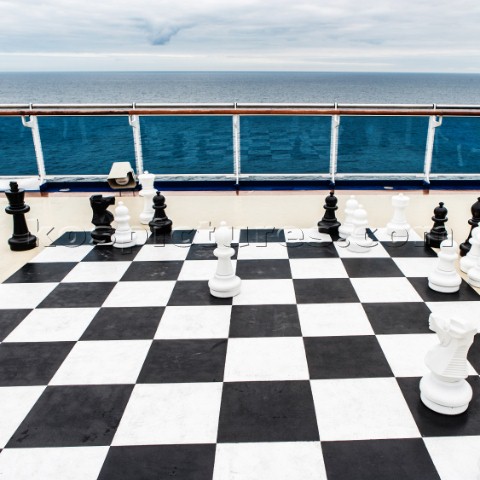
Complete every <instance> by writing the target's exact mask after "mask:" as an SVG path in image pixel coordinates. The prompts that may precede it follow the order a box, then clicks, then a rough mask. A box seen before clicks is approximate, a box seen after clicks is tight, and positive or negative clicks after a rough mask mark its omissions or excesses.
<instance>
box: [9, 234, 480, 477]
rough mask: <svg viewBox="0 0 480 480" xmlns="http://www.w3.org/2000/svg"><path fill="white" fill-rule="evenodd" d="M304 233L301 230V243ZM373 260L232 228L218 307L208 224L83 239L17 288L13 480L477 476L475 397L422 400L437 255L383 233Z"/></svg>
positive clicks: (452, 306) (478, 395)
mask: <svg viewBox="0 0 480 480" xmlns="http://www.w3.org/2000/svg"><path fill="white" fill-rule="evenodd" d="M302 235H303V236H302ZM375 236H376V238H377V239H378V240H379V241H378V243H377V244H376V246H375V247H374V248H372V249H371V251H369V253H367V254H353V253H351V252H349V251H348V250H347V249H346V248H345V244H342V243H340V242H337V241H333V240H332V239H331V238H330V237H328V236H326V235H322V234H318V233H315V232H314V231H312V232H308V231H307V232H299V231H288V232H285V231H282V230H273V231H266V230H265V231H262V230H241V231H236V230H235V231H233V238H234V242H235V243H234V245H233V246H234V248H235V252H236V254H235V257H234V264H235V267H236V273H237V275H239V276H240V277H241V278H242V291H241V293H240V295H238V296H236V297H234V298H233V299H218V298H214V297H212V296H210V294H209V290H208V286H207V280H208V279H209V278H211V277H212V275H213V273H214V271H215V267H216V259H215V257H214V256H213V253H212V252H213V249H214V244H213V241H212V240H213V238H212V235H211V232H207V231H176V232H174V234H173V236H172V237H171V238H170V237H168V238H162V239H156V240H157V241H154V240H153V239H149V240H148V241H147V243H146V244H145V245H139V246H136V247H133V248H131V249H126V250H122V249H114V248H112V247H93V246H92V245H91V244H90V243H89V241H88V240H89V235H88V233H87V234H85V233H83V234H81V233H78V232H77V233H76V234H66V235H64V236H63V237H62V238H61V239H60V240H59V241H57V242H55V243H54V244H53V245H52V246H51V247H47V248H45V249H44V250H43V251H41V252H40V253H39V255H38V256H37V257H35V258H34V259H33V260H32V261H31V262H30V263H28V264H27V265H25V266H24V267H23V268H22V269H20V270H19V271H18V272H17V273H15V274H14V275H12V276H11V277H10V278H9V279H7V280H6V281H5V282H4V283H3V284H1V285H0V305H1V309H0V340H1V343H0V449H1V452H0V478H1V479H2V480H7V479H8V480H10V479H12V480H13V479H14V480H23V479H29V480H30V479H48V480H55V479H59V480H77V479H78V480H80V479H81V480H90V479H92V480H93V479H97V478H100V479H102V480H106V479H112V480H113V479H114V480H121V479H136V480H138V479H142V480H150V479H152V480H153V479H155V480H159V479H161V480H163V479H170V478H175V479H179V480H187V479H188V480H191V479H195V480H207V479H212V478H213V479H215V480H229V479H232V480H247V479H248V480H252V479H258V480H314V479H315V480H319V479H328V480H345V479H368V480H372V479H395V480H398V479H402V480H403V479H415V480H419V479H422V480H429V479H439V478H441V479H443V480H458V479H462V480H467V479H476V476H477V475H478V474H479V473H480V471H479V468H478V461H479V459H480V377H479V373H480V343H479V340H478V339H477V340H476V341H475V343H474V345H473V346H472V348H471V350H470V355H469V361H470V365H469V374H470V376H469V378H468V381H469V382H470V384H471V385H472V388H473V400H472V402H471V404H470V407H469V409H468V410H467V412H465V413H464V414H462V415H458V416H452V417H449V416H443V415H440V414H437V413H434V412H432V411H430V410H428V409H427V408H426V407H424V406H423V404H422V403H421V402H420V399H419V393H418V383H419V380H420V378H421V377H422V375H424V374H425V373H426V371H427V370H426V367H425V365H424V356H425V354H426V352H427V351H428V349H429V348H430V347H431V346H433V345H435V344H436V343H437V337H436V335H435V334H434V333H432V332H431V331H430V330H429V329H428V316H429V314H430V312H436V313H440V314H444V315H450V314H453V313H455V314H456V315H465V316H472V315H476V316H479V315H480V296H479V295H478V294H477V293H476V292H475V291H474V290H473V289H472V288H471V287H470V286H469V285H468V284H466V283H465V282H464V283H462V286H461V289H460V292H458V293H455V294H441V293H437V292H434V291H432V290H429V288H428V286H427V281H426V277H427V275H428V274H429V273H430V271H431V270H432V268H434V266H435V262H436V258H435V257H436V255H435V253H434V252H433V251H432V250H429V249H426V248H425V247H424V246H423V244H422V242H421V239H420V238H410V239H409V241H408V242H404V241H396V242H392V241H391V240H389V239H388V238H387V236H386V235H385V233H384V232H382V231H381V230H380V231H377V232H376V233H375Z"/></svg>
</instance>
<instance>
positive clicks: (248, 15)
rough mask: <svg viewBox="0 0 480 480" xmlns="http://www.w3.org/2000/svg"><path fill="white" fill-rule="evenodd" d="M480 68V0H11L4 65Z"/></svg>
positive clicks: (5, 12)
mask: <svg viewBox="0 0 480 480" xmlns="http://www.w3.org/2000/svg"><path fill="white" fill-rule="evenodd" d="M135 70H145V71H149V70H151V71H172V70H173V71H176V70H179V71H183V70H200V71H211V70H226V71H238V70H240V71H252V70H253V71H257V70H258V71H337V72H338V71H356V72H379V71H381V72H452V73H462V72H465V73H480V0H447V1H446V0H436V1H432V0H128V1H127V0H96V1H92V0H28V1H27V0H0V72H7V71H135Z"/></svg>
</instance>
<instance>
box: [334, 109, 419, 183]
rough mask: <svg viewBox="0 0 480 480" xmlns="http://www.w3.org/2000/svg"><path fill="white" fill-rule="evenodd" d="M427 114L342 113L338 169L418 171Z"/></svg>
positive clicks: (342, 171) (341, 171)
mask: <svg viewBox="0 0 480 480" xmlns="http://www.w3.org/2000/svg"><path fill="white" fill-rule="evenodd" d="M427 133H428V117H409V116H397V117H390V116H378V117H373V116H361V117H357V116H342V117H341V118H340V131H339V140H338V161H337V172H338V173H367V174H368V173H422V172H423V166H424V161H425V145H426V140H427Z"/></svg>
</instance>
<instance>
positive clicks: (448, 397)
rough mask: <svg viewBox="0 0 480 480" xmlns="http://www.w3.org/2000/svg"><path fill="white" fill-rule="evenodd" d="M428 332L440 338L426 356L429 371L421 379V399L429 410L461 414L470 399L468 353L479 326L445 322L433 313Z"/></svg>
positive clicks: (451, 320)
mask: <svg viewBox="0 0 480 480" xmlns="http://www.w3.org/2000/svg"><path fill="white" fill-rule="evenodd" d="M429 327H430V330H433V331H434V332H435V333H436V334H437V335H438V338H439V339H440V344H439V345H436V346H435V347H433V348H432V349H431V350H430V351H429V352H428V353H427V355H426V357H425V364H426V365H427V367H428V368H429V369H430V370H431V371H430V373H428V374H427V375H425V376H424V377H423V378H422V379H421V380H420V392H421V395H420V398H421V400H422V402H423V403H424V404H425V405H426V406H427V407H428V408H430V409H431V410H433V411H435V412H437V413H443V414H445V415H458V414H460V413H463V412H464V411H465V410H466V409H467V408H468V404H469V403H470V400H471V399H472V387H471V386H470V384H469V383H468V382H467V381H466V380H465V379H466V378H467V376H468V371H467V366H468V363H467V354H468V349H469V348H470V346H471V345H472V343H473V339H474V337H475V334H476V333H477V331H478V327H477V326H475V325H473V323H471V322H470V321H468V320H460V319H457V318H452V319H446V318H441V317H438V316H436V315H434V314H431V315H430V318H429Z"/></svg>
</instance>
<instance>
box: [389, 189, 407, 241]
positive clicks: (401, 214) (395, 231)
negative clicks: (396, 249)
mask: <svg viewBox="0 0 480 480" xmlns="http://www.w3.org/2000/svg"><path fill="white" fill-rule="evenodd" d="M409 203H410V199H409V198H408V197H407V196H405V195H403V193H399V194H398V195H394V196H393V197H392V206H393V218H392V220H391V221H390V222H389V223H388V224H387V234H388V235H390V236H391V237H392V238H393V239H394V238H395V237H406V236H407V235H408V232H409V230H410V225H409V224H408V222H407V218H406V216H405V210H406V208H407V207H408V204H409Z"/></svg>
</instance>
